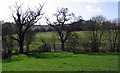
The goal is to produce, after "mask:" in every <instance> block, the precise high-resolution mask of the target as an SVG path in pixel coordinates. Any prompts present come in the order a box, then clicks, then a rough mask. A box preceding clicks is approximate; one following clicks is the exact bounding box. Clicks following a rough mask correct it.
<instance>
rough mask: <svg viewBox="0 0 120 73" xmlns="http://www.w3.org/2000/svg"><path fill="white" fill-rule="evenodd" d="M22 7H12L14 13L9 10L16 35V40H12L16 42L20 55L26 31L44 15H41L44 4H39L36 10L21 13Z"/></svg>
mask: <svg viewBox="0 0 120 73" xmlns="http://www.w3.org/2000/svg"><path fill="white" fill-rule="evenodd" d="M22 5H23V4H20V5H18V4H17V3H16V5H15V6H14V8H15V11H14V10H12V9H11V11H12V17H13V19H14V22H15V23H14V25H15V27H16V32H17V35H18V38H17V39H16V38H14V37H11V38H13V39H14V40H17V41H18V43H19V46H20V53H23V46H24V38H25V35H26V33H27V31H28V30H29V29H30V28H31V26H33V25H34V24H35V23H37V22H38V21H39V20H40V19H41V18H42V16H43V15H44V13H42V10H43V7H44V4H43V5H41V4H39V7H38V8H36V10H31V9H30V8H28V9H27V10H26V11H24V12H23V11H22V10H23V9H22Z"/></svg>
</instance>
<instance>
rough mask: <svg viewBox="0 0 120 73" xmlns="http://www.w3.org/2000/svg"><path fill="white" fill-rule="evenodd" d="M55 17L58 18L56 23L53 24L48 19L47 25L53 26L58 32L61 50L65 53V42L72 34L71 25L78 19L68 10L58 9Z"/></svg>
mask: <svg viewBox="0 0 120 73" xmlns="http://www.w3.org/2000/svg"><path fill="white" fill-rule="evenodd" d="M54 16H55V17H56V22H53V23H51V21H50V20H49V19H48V18H46V20H47V24H48V25H50V26H52V27H53V28H54V30H55V31H57V33H58V35H59V38H60V41H61V48H62V50H63V51H64V49H65V42H66V40H67V39H68V36H69V35H70V33H71V32H72V30H71V28H72V27H70V26H69V24H71V23H73V22H75V18H76V17H75V15H74V14H73V13H69V11H68V8H60V9H58V11H57V12H56V13H55V14H54Z"/></svg>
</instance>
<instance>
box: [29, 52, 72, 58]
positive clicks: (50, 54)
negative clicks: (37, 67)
mask: <svg viewBox="0 0 120 73" xmlns="http://www.w3.org/2000/svg"><path fill="white" fill-rule="evenodd" d="M30 56H33V57H36V58H63V57H73V56H74V53H69V52H44V53H33V54H31V55H30Z"/></svg>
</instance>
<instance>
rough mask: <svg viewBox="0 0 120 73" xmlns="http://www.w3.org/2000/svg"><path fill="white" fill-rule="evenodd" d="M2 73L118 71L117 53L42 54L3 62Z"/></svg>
mask: <svg viewBox="0 0 120 73" xmlns="http://www.w3.org/2000/svg"><path fill="white" fill-rule="evenodd" d="M2 67H3V71H118V55H117V53H86V54H85V53H84V54H75V53H68V52H44V53H30V54H29V55H28V56H26V55H17V56H16V55H15V56H12V57H11V58H8V59H6V60H3V65H2Z"/></svg>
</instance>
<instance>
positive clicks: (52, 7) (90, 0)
mask: <svg viewBox="0 0 120 73" xmlns="http://www.w3.org/2000/svg"><path fill="white" fill-rule="evenodd" d="M16 1H17V2H20V3H24V5H23V8H24V9H25V8H27V7H28V6H29V7H30V8H34V7H35V6H38V5H39V3H41V4H42V3H45V6H44V8H43V11H44V12H45V13H46V14H45V16H48V17H50V18H51V19H52V14H53V13H55V11H56V10H57V8H61V7H65V8H68V9H69V11H70V12H73V13H74V14H75V15H76V16H79V15H81V16H82V17H83V19H85V20H88V19H90V18H91V17H92V16H96V15H103V16H105V17H106V18H107V19H114V18H117V17H118V1H119V0H0V9H1V10H0V20H4V21H13V19H12V17H11V11H10V8H9V6H10V7H13V6H14V4H15V2H16ZM40 22H41V24H46V23H45V21H44V19H42V20H41V21H40Z"/></svg>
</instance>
